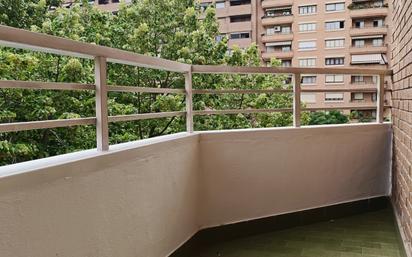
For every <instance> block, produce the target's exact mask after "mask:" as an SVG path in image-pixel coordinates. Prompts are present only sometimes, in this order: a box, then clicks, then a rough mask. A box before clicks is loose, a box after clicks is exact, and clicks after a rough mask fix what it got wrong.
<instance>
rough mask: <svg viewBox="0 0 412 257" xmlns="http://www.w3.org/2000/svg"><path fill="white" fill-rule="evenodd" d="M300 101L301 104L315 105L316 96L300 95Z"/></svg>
mask: <svg viewBox="0 0 412 257" xmlns="http://www.w3.org/2000/svg"><path fill="white" fill-rule="evenodd" d="M300 101H301V102H303V103H316V95H315V94H305V93H302V94H301V95H300Z"/></svg>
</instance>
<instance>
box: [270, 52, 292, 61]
mask: <svg viewBox="0 0 412 257" xmlns="http://www.w3.org/2000/svg"><path fill="white" fill-rule="evenodd" d="M262 58H263V59H264V60H270V59H272V58H276V59H290V58H293V51H273V52H264V53H262Z"/></svg>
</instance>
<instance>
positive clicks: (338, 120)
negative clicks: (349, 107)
mask: <svg viewBox="0 0 412 257" xmlns="http://www.w3.org/2000/svg"><path fill="white" fill-rule="evenodd" d="M348 122H349V118H348V116H346V115H344V114H342V113H341V112H340V111H335V110H334V111H329V112H311V113H310V114H309V121H308V125H325V124H344V123H348Z"/></svg>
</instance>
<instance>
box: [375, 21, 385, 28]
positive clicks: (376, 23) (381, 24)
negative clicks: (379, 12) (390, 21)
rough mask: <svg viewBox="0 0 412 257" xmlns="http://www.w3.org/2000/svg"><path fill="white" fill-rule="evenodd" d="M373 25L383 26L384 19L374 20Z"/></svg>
mask: <svg viewBox="0 0 412 257" xmlns="http://www.w3.org/2000/svg"><path fill="white" fill-rule="evenodd" d="M373 26H374V27H375V28H376V27H383V20H382V19H377V20H374V21H373Z"/></svg>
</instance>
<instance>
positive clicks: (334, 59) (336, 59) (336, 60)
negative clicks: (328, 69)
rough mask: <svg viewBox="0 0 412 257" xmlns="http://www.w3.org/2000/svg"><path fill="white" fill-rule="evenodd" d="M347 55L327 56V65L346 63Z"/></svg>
mask: <svg viewBox="0 0 412 257" xmlns="http://www.w3.org/2000/svg"><path fill="white" fill-rule="evenodd" d="M344 64H345V57H332V58H325V65H344Z"/></svg>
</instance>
